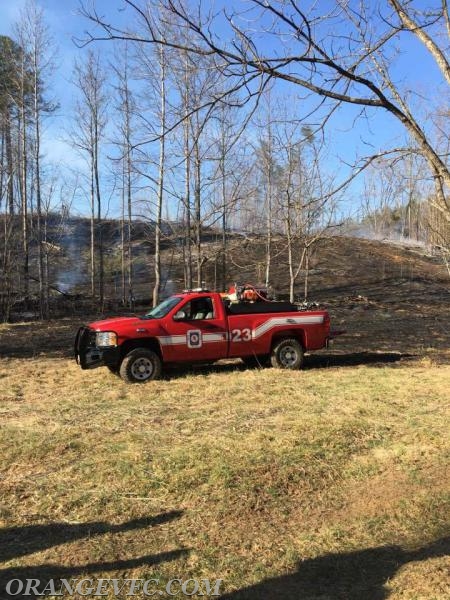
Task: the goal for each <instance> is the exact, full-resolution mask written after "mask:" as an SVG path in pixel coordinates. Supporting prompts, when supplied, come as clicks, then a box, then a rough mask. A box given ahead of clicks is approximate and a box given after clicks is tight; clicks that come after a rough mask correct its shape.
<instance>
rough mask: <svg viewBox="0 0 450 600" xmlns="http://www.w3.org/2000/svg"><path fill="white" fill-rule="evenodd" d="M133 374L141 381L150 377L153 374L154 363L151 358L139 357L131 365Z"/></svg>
mask: <svg viewBox="0 0 450 600" xmlns="http://www.w3.org/2000/svg"><path fill="white" fill-rule="evenodd" d="M131 374H132V375H133V377H134V378H135V379H138V380H139V381H145V380H146V379H149V378H150V377H151V376H152V374H153V363H152V361H151V360H150V359H149V358H144V357H141V358H137V359H136V360H135V361H134V362H133V364H132V365H131Z"/></svg>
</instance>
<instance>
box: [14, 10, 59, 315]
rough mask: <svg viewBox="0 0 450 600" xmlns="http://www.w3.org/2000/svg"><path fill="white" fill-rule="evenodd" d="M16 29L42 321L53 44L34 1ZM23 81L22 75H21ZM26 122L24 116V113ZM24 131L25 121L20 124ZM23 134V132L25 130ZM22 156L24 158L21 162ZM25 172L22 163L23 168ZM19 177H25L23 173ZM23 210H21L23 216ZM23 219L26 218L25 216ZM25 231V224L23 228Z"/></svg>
mask: <svg viewBox="0 0 450 600" xmlns="http://www.w3.org/2000/svg"><path fill="white" fill-rule="evenodd" d="M17 29H18V30H19V31H20V32H21V35H20V38H21V41H23V44H24V51H25V53H26V54H27V55H28V56H29V63H30V65H29V71H28V73H27V78H28V77H30V78H31V86H30V87H31V90H30V96H31V103H32V116H31V119H32V124H33V140H32V161H33V175H34V181H33V186H34V193H35V195H36V238H37V249H38V280H39V306H40V316H41V318H47V317H48V281H46V278H45V265H44V247H43V241H44V234H43V231H44V229H45V226H46V225H45V222H43V201H42V182H41V179H42V162H41V153H42V148H41V145H42V141H41V139H42V120H43V118H44V117H45V115H46V114H49V113H51V112H53V111H54V110H55V108H56V106H55V105H54V104H53V103H51V102H50V101H48V100H46V99H45V97H44V91H45V82H46V79H48V78H49V77H50V76H51V74H52V73H53V71H54V68H55V63H54V52H55V50H54V43H53V40H52V37H51V35H50V31H49V28H48V26H47V24H46V23H45V19H44V12H43V10H42V9H41V8H40V7H39V6H38V5H37V4H36V2H35V1H34V0H29V2H28V3H27V4H26V5H25V8H24V9H23V11H21V13H20V21H19V24H18V26H17ZM24 77H25V73H24ZM23 119H25V112H24V113H23ZM23 127H24V128H25V127H26V120H25V122H24V123H23ZM24 131H25V129H24ZM25 144H26V139H25V138H24V139H23V140H22V153H23V152H24V151H26V145H25ZM24 156H25V154H23V157H22V158H24ZM22 168H23V169H25V168H26V165H25V163H24V164H23V165H22ZM22 177H26V171H25V172H24V173H23V175H22ZM22 194H23V202H25V203H26V202H27V198H26V184H25V182H24V181H23V180H22ZM24 208H25V206H23V212H25V211H24ZM25 219H26V216H25ZM23 227H25V223H24V224H23Z"/></svg>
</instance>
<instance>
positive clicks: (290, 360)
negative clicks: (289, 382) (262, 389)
mask: <svg viewBox="0 0 450 600" xmlns="http://www.w3.org/2000/svg"><path fill="white" fill-rule="evenodd" d="M270 363H271V365H272V367H275V368H277V369H290V370H292V371H293V370H295V369H300V367H301V366H302V364H303V348H302V346H301V344H300V342H299V341H298V340H296V339H295V338H288V339H284V340H281V341H279V342H276V343H275V345H274V347H273V348H272V353H271V355H270Z"/></svg>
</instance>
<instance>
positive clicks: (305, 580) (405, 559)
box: [222, 537, 450, 600]
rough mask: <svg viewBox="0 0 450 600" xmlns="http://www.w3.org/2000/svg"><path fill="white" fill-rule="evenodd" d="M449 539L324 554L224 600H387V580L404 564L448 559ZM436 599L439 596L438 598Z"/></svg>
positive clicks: (231, 594)
mask: <svg viewBox="0 0 450 600" xmlns="http://www.w3.org/2000/svg"><path fill="white" fill-rule="evenodd" d="M449 553H450V537H445V538H441V539H439V540H436V541H435V542H432V543H431V544H429V545H427V546H424V547H423V548H419V549H417V550H411V551H407V550H403V549H402V548H400V547H399V546H381V547H379V548H370V549H367V550H360V551H356V552H347V553H343V554H325V555H324V556H319V557H318V558H313V559H309V560H305V561H304V562H301V563H299V565H298V569H297V571H296V572H294V573H292V574H289V575H284V576H281V577H274V578H273V579H266V580H264V581H262V582H261V583H258V584H256V585H253V586H250V587H248V588H244V589H241V590H238V591H236V592H232V593H230V594H226V595H224V596H222V599H223V600H225V599H226V600H255V599H258V600H276V599H277V600H278V599H279V598H282V599H283V600H385V599H387V598H388V595H389V593H388V590H387V589H386V588H385V584H386V583H387V581H388V580H389V579H390V578H392V577H394V576H395V574H396V573H397V571H398V570H399V569H400V568H401V567H403V566H404V565H406V564H408V563H410V562H414V561H424V560H427V559H430V558H438V557H442V556H446V555H448V554H449ZM436 597H437V596H436Z"/></svg>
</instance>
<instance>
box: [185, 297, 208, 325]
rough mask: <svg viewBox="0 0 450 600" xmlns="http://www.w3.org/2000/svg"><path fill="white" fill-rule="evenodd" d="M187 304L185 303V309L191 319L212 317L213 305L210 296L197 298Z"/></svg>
mask: <svg viewBox="0 0 450 600" xmlns="http://www.w3.org/2000/svg"><path fill="white" fill-rule="evenodd" d="M188 305H189V309H188ZM188 305H186V308H185V311H186V314H187V315H188V318H189V319H191V320H193V321H197V320H200V319H201V320H203V319H214V307H213V302H212V300H211V298H197V300H191V301H190V302H188Z"/></svg>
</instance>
